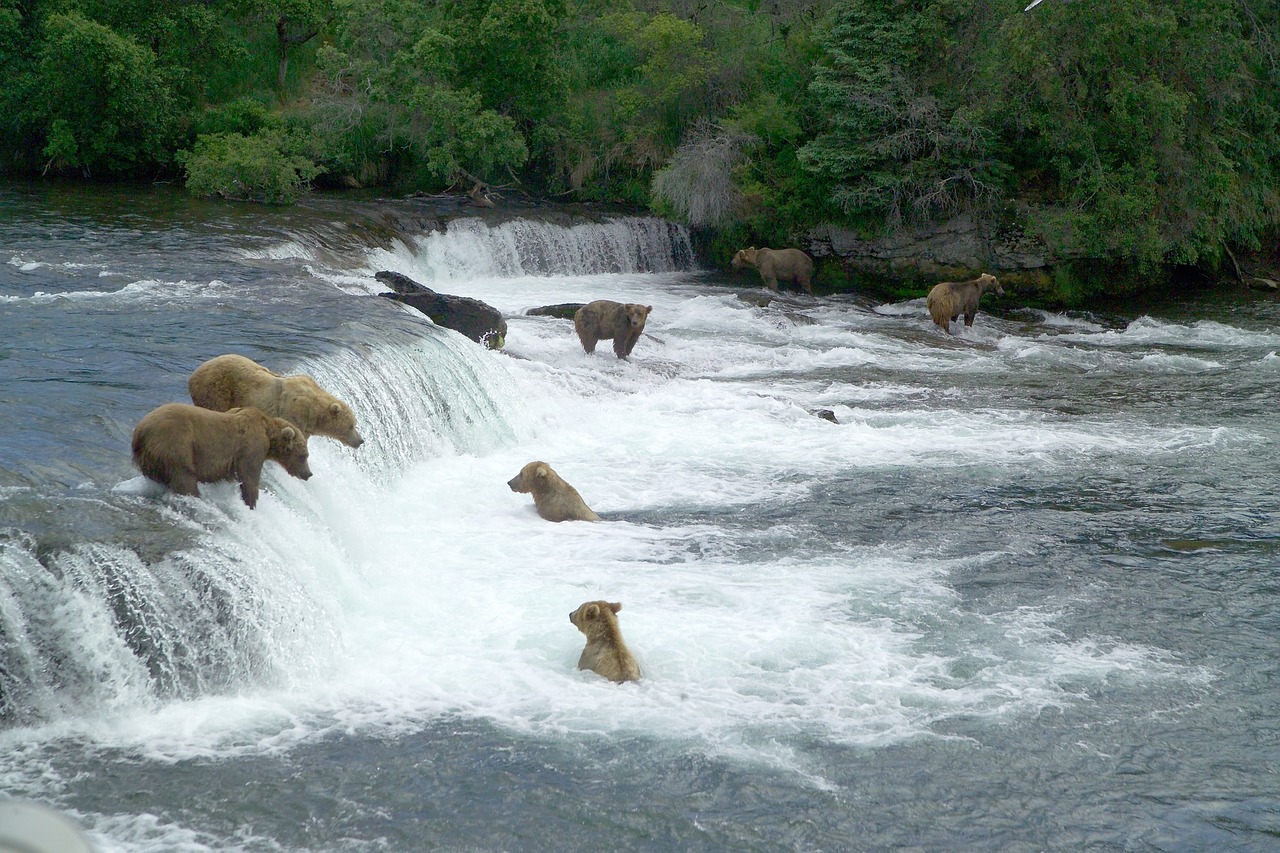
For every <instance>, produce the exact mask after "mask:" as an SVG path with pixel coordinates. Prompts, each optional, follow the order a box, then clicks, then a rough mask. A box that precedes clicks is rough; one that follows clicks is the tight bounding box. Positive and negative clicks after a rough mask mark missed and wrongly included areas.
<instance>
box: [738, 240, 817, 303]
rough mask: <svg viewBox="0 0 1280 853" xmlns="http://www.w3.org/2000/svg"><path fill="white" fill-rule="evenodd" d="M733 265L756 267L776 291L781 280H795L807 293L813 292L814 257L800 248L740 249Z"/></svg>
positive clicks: (766, 282)
mask: <svg viewBox="0 0 1280 853" xmlns="http://www.w3.org/2000/svg"><path fill="white" fill-rule="evenodd" d="M733 265H734V267H737V268H739V269H740V268H742V267H754V268H755V269H756V270H757V271H758V272H759V273H760V278H762V279H764V283H765V286H766V287H768V288H769V289H770V290H772V291H773V292H774V293H777V292H778V281H779V280H782V281H793V282H795V283H796V284H798V285H800V286H801V287H803V288H804V292H805V293H810V294H811V293H813V258H810V257H809V256H808V255H806V254H805V253H804V252H802V251H800V250H799V249H757V248H756V247H755V246H752V247H751V248H749V249H739V250H738V254H736V255H734V256H733Z"/></svg>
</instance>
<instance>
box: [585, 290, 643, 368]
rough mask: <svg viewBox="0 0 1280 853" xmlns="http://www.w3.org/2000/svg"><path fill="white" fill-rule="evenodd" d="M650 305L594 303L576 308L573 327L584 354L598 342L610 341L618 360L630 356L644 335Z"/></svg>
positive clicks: (594, 347)
mask: <svg viewBox="0 0 1280 853" xmlns="http://www.w3.org/2000/svg"><path fill="white" fill-rule="evenodd" d="M652 310H653V306H652V305H637V304H636V303H634V302H628V303H626V304H625V305H624V304H623V303H621V302H611V301H609V300H608V299H597V300H596V301H595V302H588V303H587V304H586V305H583V306H582V307H581V308H579V309H578V310H577V311H576V312H574V315H573V327H574V328H575V329H577V330H578V340H580V341H582V348H583V349H584V350H586V351H587V352H595V351H596V343H597V342H599V341H607V340H610V339H612V340H613V352H614V355H616V356H617V357H618V358H626V357H627V356H629V355H631V350H633V349H634V348H635V345H636V341H638V340H640V335H641V333H642V332H644V324H645V320H647V319H648V318H649V312H650V311H652Z"/></svg>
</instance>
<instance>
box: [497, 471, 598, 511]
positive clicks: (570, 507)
mask: <svg viewBox="0 0 1280 853" xmlns="http://www.w3.org/2000/svg"><path fill="white" fill-rule="evenodd" d="M507 485H508V486H510V487H511V491H513V492H521V493H523V494H532V495H533V505H534V507H535V508H536V509H537V510H538V515H540V516H542V517H543V518H545V519H546V520H547V521H599V520H600V516H598V515H596V514H595V513H594V512H592V511H591V507H589V506H587V504H586V501H584V500H583V499H582V495H580V494H578V490H577V489H575V488H574V487H573V486H571V485H569V484H568V483H566V482H565V481H564V480H562V479H560V475H559V474H557V473H556V472H555V471H553V470H551V466H550V465H548V464H547V463H545V462H530V463H529V464H528V465H526V466H524V467H523V468H521V469H520V473H519V474H516V475H515V476H514V477H512V478H511V479H510V480H508V481H507Z"/></svg>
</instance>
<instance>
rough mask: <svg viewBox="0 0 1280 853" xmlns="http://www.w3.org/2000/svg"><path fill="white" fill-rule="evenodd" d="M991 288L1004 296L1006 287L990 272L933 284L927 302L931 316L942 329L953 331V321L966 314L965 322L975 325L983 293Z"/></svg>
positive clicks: (998, 294)
mask: <svg viewBox="0 0 1280 853" xmlns="http://www.w3.org/2000/svg"><path fill="white" fill-rule="evenodd" d="M988 290H990V291H991V292H992V293H994V294H995V295H996V296H1004V288H1003V287H1001V286H1000V282H999V281H997V280H996V277H995V276H993V275H991V274H990V273H985V272H984V273H983V274H982V275H980V276H978V277H977V278H974V279H970V280H969V281H944V282H941V283H939V284H935V285H934V286H933V290H930V291H929V298H928V299H926V300H925V304H926V305H928V306H929V316H930V317H932V318H933V322H935V323H937V324H938V328H940V329H942V331H944V332H946V333H948V334H950V333H951V321H952V320H954V319H956V318H957V317H959V316H960V315H961V314H963V315H964V324H965V325H966V326H972V325H973V318H974V317H977V316H978V300H980V299H981V298H982V294H984V293H986V292H987V291H988Z"/></svg>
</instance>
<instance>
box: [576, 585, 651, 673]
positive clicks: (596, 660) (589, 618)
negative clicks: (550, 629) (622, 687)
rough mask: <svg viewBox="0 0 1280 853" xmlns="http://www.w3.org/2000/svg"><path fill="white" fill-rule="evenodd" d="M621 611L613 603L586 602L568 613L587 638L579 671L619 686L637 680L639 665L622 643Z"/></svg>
mask: <svg viewBox="0 0 1280 853" xmlns="http://www.w3.org/2000/svg"><path fill="white" fill-rule="evenodd" d="M621 609H622V605H621V604H619V603H618V602H616V601H615V602H612V603H610V602H608V601H588V602H586V603H585V604H583V605H581V606H580V607H579V608H578V609H577V610H575V611H573V612H572V613H570V614H569V621H570V622H572V623H573V624H574V625H575V626H576V627H577V629H578V630H579V631H581V632H582V633H583V634H585V635H586V637H587V645H586V648H584V649H583V650H582V656H581V657H579V658H578V669H589V670H591V671H592V672H595V673H598V674H600V675H603V676H604V677H605V678H607V679H609V680H610V681H616V682H618V683H619V684H621V683H622V682H624V681H639V680H640V665H639V664H638V663H636V659H635V657H633V656H632V654H631V650H630V649H628V648H627V644H626V643H624V642H622V629H621V628H619V627H618V615H617V614H618V611H619V610H621Z"/></svg>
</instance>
